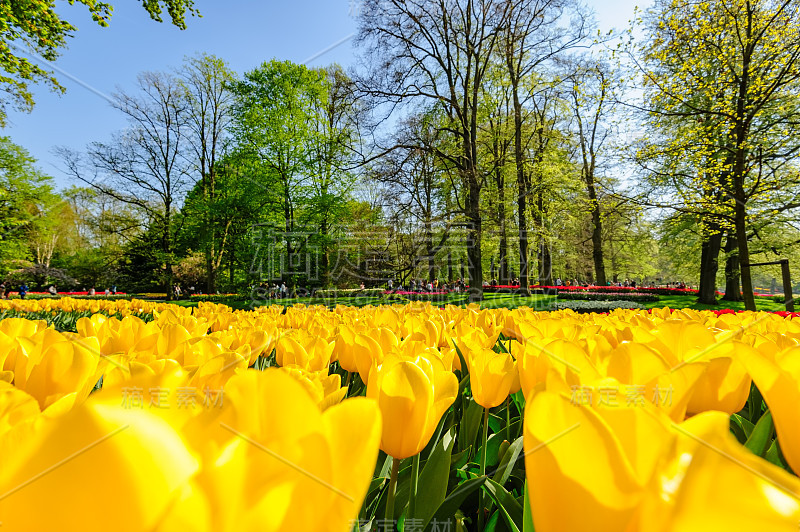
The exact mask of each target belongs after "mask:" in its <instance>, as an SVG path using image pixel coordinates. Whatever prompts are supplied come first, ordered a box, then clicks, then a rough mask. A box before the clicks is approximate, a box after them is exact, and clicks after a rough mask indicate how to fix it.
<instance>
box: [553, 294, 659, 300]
mask: <svg viewBox="0 0 800 532" xmlns="http://www.w3.org/2000/svg"><path fill="white" fill-rule="evenodd" d="M558 299H559V301H561V300H570V301H636V302H638V303H654V302H656V301H658V299H659V298H658V296H657V295H655V294H639V293H630V294H614V293H595V292H585V293H580V292H562V293H560V294H558Z"/></svg>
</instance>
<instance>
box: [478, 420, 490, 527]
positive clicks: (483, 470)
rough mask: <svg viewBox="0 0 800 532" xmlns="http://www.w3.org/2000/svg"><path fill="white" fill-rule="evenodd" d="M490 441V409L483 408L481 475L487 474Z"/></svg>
mask: <svg viewBox="0 0 800 532" xmlns="http://www.w3.org/2000/svg"><path fill="white" fill-rule="evenodd" d="M488 441H489V409H488V408H484V409H483V452H482V453H481V476H486V451H487V450H488V449H487V448H486V444H487V442H488ZM478 530H483V488H481V494H480V504H479V505H478Z"/></svg>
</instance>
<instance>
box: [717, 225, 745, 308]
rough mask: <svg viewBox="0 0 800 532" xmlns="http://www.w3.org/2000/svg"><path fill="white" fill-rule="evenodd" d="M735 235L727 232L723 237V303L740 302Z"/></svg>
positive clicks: (740, 292) (740, 293)
mask: <svg viewBox="0 0 800 532" xmlns="http://www.w3.org/2000/svg"><path fill="white" fill-rule="evenodd" d="M736 250H737V243H736V233H734V232H732V231H728V234H727V235H726V237H725V255H726V257H725V295H724V296H722V299H724V300H725V301H741V300H742V291H741V287H740V286H739V257H738V256H737V254H736Z"/></svg>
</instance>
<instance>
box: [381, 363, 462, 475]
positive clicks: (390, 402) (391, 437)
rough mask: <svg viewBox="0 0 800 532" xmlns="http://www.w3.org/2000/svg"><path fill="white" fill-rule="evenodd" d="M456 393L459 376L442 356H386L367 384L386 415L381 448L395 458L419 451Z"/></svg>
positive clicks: (412, 454)
mask: <svg viewBox="0 0 800 532" xmlns="http://www.w3.org/2000/svg"><path fill="white" fill-rule="evenodd" d="M457 394H458V380H457V379H456V376H455V375H453V373H451V372H450V371H447V370H446V369H445V368H444V364H443V363H442V362H441V360H439V359H436V358H426V357H423V356H420V357H418V358H416V359H415V360H405V359H403V358H401V357H400V356H397V355H389V356H387V357H386V358H384V360H383V363H382V364H381V365H380V366H378V367H377V368H375V369H373V370H372V372H371V373H370V376H369V382H368V384H367V397H369V398H372V399H375V400H377V402H378V406H379V408H380V410H381V414H382V415H383V420H384V424H383V433H382V435H381V449H383V451H384V452H385V453H386V454H388V455H390V456H392V457H393V458H396V459H403V458H408V457H410V456H414V455H415V454H417V453H419V452H420V451H421V450H422V449H423V448H424V447H425V446H426V445H427V444H428V441H429V440H430V438H431V436H432V435H433V431H434V430H435V429H436V426H437V425H438V424H439V420H440V419H441V417H442V415H443V414H444V413H445V411H446V410H447V409H448V408H449V407H450V405H451V404H453V401H455V398H456V395H457Z"/></svg>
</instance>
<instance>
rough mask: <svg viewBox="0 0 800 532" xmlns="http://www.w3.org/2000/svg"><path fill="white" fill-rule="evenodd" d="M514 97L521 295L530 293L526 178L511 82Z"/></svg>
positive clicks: (519, 110) (518, 111) (519, 109)
mask: <svg viewBox="0 0 800 532" xmlns="http://www.w3.org/2000/svg"><path fill="white" fill-rule="evenodd" d="M512 85H513V86H514V87H513V97H514V165H515V167H516V170H517V225H518V226H519V227H518V228H519V288H520V292H521V294H522V295H530V290H529V288H528V287H529V286H530V265H529V262H528V245H529V242H528V217H527V210H528V189H529V186H528V179H527V177H526V175H525V155H524V151H523V148H522V103H521V102H520V101H519V94H518V91H517V86H516V85H517V84H516V83H513V80H512Z"/></svg>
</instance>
